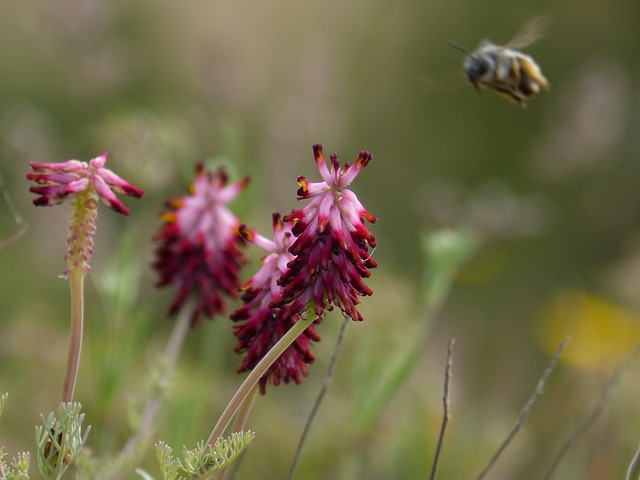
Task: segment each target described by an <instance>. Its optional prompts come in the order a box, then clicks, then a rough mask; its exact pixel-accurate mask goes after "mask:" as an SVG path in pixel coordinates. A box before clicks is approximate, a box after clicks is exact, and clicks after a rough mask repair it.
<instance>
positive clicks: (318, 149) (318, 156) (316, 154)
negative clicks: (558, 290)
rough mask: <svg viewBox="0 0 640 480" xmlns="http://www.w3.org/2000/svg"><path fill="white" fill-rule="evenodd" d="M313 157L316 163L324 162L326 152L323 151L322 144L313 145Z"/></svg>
mask: <svg viewBox="0 0 640 480" xmlns="http://www.w3.org/2000/svg"><path fill="white" fill-rule="evenodd" d="M313 158H314V159H315V162H316V163H324V154H323V153H322V145H320V144H319V143H317V144H316V145H314V146H313Z"/></svg>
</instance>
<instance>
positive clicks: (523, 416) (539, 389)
mask: <svg viewBox="0 0 640 480" xmlns="http://www.w3.org/2000/svg"><path fill="white" fill-rule="evenodd" d="M570 339H571V337H566V338H565V339H564V340H563V341H562V343H561V344H560V346H559V347H558V349H557V350H556V353H555V354H554V355H553V357H552V358H551V360H550V361H549V364H548V365H547V368H546V369H545V371H544V373H543V374H542V376H541V377H540V380H538V384H537V385H536V388H535V390H534V391H533V393H532V394H531V397H530V398H529V400H528V401H527V403H526V404H525V405H524V407H522V410H520V414H519V415H518V419H517V420H516V423H515V424H514V425H513V427H512V428H511V431H510V432H509V434H508V435H507V437H506V438H505V439H504V440H503V442H502V444H501V445H500V447H498V450H497V451H496V453H495V454H494V455H493V457H492V458H491V460H489V463H487V465H486V466H485V467H484V469H483V470H482V472H481V473H480V475H478V477H477V480H480V479H482V478H484V476H485V475H486V474H487V472H488V471H489V470H490V469H491V467H493V465H494V464H495V463H496V461H497V460H498V457H499V456H500V455H501V454H502V452H504V450H505V449H506V448H507V446H508V445H509V443H511V440H513V437H515V435H516V433H518V432H519V431H520V430H521V429H522V427H523V426H524V422H525V421H526V420H527V417H528V416H529V413H531V409H532V408H533V405H534V404H535V403H536V401H537V400H538V397H540V395H542V393H543V392H544V386H545V384H546V383H547V380H548V379H549V376H550V375H551V373H552V372H553V370H554V369H555V368H556V365H557V364H558V360H560V355H562V352H563V351H564V348H565V347H566V346H567V343H568V342H569V340H570Z"/></svg>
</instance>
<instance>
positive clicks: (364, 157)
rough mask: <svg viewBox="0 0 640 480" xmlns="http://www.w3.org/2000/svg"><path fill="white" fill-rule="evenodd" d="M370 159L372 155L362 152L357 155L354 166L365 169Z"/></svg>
mask: <svg viewBox="0 0 640 480" xmlns="http://www.w3.org/2000/svg"><path fill="white" fill-rule="evenodd" d="M372 158H373V155H372V154H371V152H368V151H366V150H362V151H361V152H360V154H359V155H358V158H357V159H356V165H358V166H359V167H360V168H363V167H366V166H367V164H368V163H369V162H370V161H371V159H372Z"/></svg>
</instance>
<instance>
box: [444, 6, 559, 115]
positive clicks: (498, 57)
mask: <svg viewBox="0 0 640 480" xmlns="http://www.w3.org/2000/svg"><path fill="white" fill-rule="evenodd" d="M544 23H546V22H544V19H542V18H534V19H532V20H531V21H529V22H527V24H525V25H524V27H522V29H521V30H520V31H519V32H518V33H517V34H516V35H515V36H514V37H513V38H512V39H511V40H510V41H509V42H508V43H507V44H506V45H502V46H501V45H496V44H494V43H492V42H490V41H489V40H483V41H482V42H481V43H480V45H479V46H478V48H477V49H476V50H475V51H474V52H472V53H469V52H467V51H466V50H464V49H463V48H461V47H458V46H457V45H451V46H452V47H454V48H456V49H458V50H461V51H462V52H464V53H465V54H466V55H467V57H466V58H465V60H464V71H465V73H466V75H467V78H468V79H469V81H470V82H471V84H472V85H473V86H474V87H475V89H476V90H477V91H480V89H481V87H486V88H489V89H491V90H494V91H495V92H497V93H498V94H500V95H502V96H503V97H505V98H506V99H507V100H509V101H512V102H514V103H517V104H518V105H520V106H521V107H522V108H525V107H526V106H527V101H529V100H531V99H532V98H534V97H535V96H536V95H537V94H538V93H540V91H541V90H544V91H549V89H550V85H549V82H548V81H547V79H546V78H545V76H544V75H543V74H542V71H541V70H540V67H539V66H538V64H537V63H536V61H535V60H534V59H533V58H532V57H531V56H529V55H526V54H524V53H522V52H520V51H518V50H516V48H524V47H526V46H528V45H531V44H532V43H533V42H535V41H536V40H538V39H539V38H540V37H541V36H542V34H541V32H542V29H543V27H544Z"/></svg>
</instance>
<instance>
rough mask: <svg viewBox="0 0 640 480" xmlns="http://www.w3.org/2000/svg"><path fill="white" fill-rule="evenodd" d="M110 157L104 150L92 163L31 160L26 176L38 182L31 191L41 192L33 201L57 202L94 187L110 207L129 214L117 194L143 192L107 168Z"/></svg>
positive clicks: (36, 203)
mask: <svg viewBox="0 0 640 480" xmlns="http://www.w3.org/2000/svg"><path fill="white" fill-rule="evenodd" d="M108 157H109V154H108V153H103V154H102V155H99V156H97V157H96V158H94V159H92V160H91V161H90V162H89V163H87V162H81V161H79V160H67V161H66V162H61V163H38V162H30V163H29V166H30V167H31V169H32V170H33V172H34V173H28V174H27V180H33V181H34V182H36V183H37V184H38V185H37V186H32V187H30V188H29V191H30V192H32V193H35V194H38V195H40V196H39V197H38V198H36V199H35V200H34V201H33V203H34V205H37V206H51V205H57V204H59V203H62V202H64V201H65V200H66V199H67V198H69V197H72V196H75V195H78V194H79V193H82V192H86V191H88V190H91V189H93V190H95V192H96V193H97V194H98V196H99V197H100V199H101V200H102V201H103V202H104V203H105V204H106V205H107V206H108V207H109V208H111V209H113V210H115V211H116V212H118V213H122V214H123V215H129V210H128V209H127V207H125V206H124V204H123V203H122V202H121V201H120V200H119V199H118V197H116V195H115V194H116V193H120V194H124V195H128V196H131V197H136V198H140V197H142V195H144V192H143V191H142V190H140V189H139V188H137V187H134V186H133V185H131V184H130V183H128V182H126V181H125V180H123V179H122V178H120V177H119V176H118V175H116V174H115V173H113V172H112V171H111V170H108V169H106V168H104V164H105V163H106V162H107V158H108Z"/></svg>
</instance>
